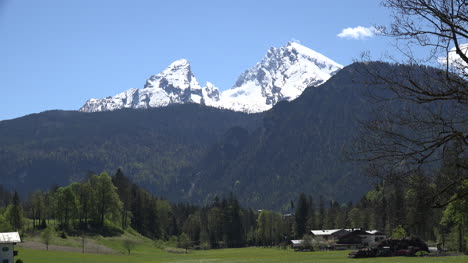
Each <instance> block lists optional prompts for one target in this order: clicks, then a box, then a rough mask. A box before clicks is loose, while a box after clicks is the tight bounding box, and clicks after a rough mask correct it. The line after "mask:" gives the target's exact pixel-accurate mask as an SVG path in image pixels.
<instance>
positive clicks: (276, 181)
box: [178, 63, 396, 210]
mask: <svg viewBox="0 0 468 263" xmlns="http://www.w3.org/2000/svg"><path fill="white" fill-rule="evenodd" d="M366 67H371V68H373V69H378V70H379V71H388V72H390V71H391V70H393V69H394V67H396V66H390V65H388V64H383V63H372V64H369V65H367V66H366V65H364V64H353V65H351V66H348V67H345V68H344V69H342V70H341V71H339V72H338V73H337V74H336V75H335V76H333V77H332V78H331V79H330V80H328V81H327V82H326V83H325V84H323V85H321V86H320V87H318V88H308V89H306V90H305V91H304V93H303V94H302V95H301V96H300V97H299V98H298V99H296V100H294V101H292V102H286V101H283V102H280V103H278V104H277V105H276V106H275V107H274V108H273V109H272V110H271V111H269V112H267V113H265V116H264V118H263V125H262V127H260V128H258V129H257V130H256V131H254V132H253V133H252V134H250V135H248V136H246V131H245V130H242V129H236V130H231V131H230V134H228V135H227V136H225V139H224V141H223V142H221V143H219V144H217V145H216V146H214V147H212V148H211V149H210V151H209V152H208V153H207V155H206V156H205V158H204V160H203V162H202V163H201V164H200V165H199V166H198V167H197V168H196V169H194V171H193V172H192V173H191V174H185V176H187V178H186V181H188V182H192V183H191V184H190V185H184V184H183V183H180V181H181V180H179V183H178V188H179V189H184V190H183V191H184V193H185V195H186V198H187V199H188V200H197V201H199V202H206V201H208V200H210V199H212V198H213V197H214V196H215V195H223V194H225V193H226V192H230V191H232V192H233V193H235V194H236V195H237V196H238V197H239V198H240V200H241V201H242V202H243V203H245V204H247V205H248V206H251V207H256V208H282V209H284V210H286V209H288V205H289V203H290V200H294V199H295V198H296V197H297V195H298V193H300V192H305V193H311V194H313V195H315V196H316V197H318V196H319V195H323V196H324V197H325V199H335V200H338V201H351V200H353V201H354V200H357V198H359V197H360V196H361V195H362V193H364V192H365V191H366V190H368V188H369V183H368V182H367V178H366V177H365V176H362V175H361V171H360V169H359V167H358V165H357V164H356V163H353V162H350V161H347V160H346V158H344V149H347V147H349V146H350V140H351V139H352V138H353V136H356V135H357V134H358V129H359V127H358V120H359V119H366V118H367V117H368V116H369V114H370V111H371V107H372V105H371V104H369V103H368V102H367V100H366V97H365V95H364V94H365V93H366V91H367V88H365V87H364V86H366V85H365V83H368V81H369V76H367V75H366V73H365V72H366V70H365V69H366ZM375 88H378V87H375ZM188 189H190V190H188Z"/></svg>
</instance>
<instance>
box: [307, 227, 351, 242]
mask: <svg viewBox="0 0 468 263" xmlns="http://www.w3.org/2000/svg"><path fill="white" fill-rule="evenodd" d="M310 232H311V233H312V236H313V237H314V238H315V239H316V240H317V241H327V242H334V241H338V240H339V239H340V238H341V237H342V236H344V235H346V234H348V233H349V231H346V229H329V230H311V231H310Z"/></svg>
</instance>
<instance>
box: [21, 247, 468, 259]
mask: <svg viewBox="0 0 468 263" xmlns="http://www.w3.org/2000/svg"><path fill="white" fill-rule="evenodd" d="M18 251H19V257H18V258H20V259H22V260H23V262H24V263H29V262H35V263H50V262H54V263H62V262H63V263H75V262H76V263H85V262H93V263H94V262H103V263H104V262H109V263H111V262H112V263H120V262H122V263H124V262H125V263H127V262H132V263H138V262H142V263H143V262H145V263H150V262H161V263H163V262H185V263H192V262H193V263H202V262H210V263H213V262H239V263H249V262H252V263H254V262H269V263H275V262H278V263H280V262H281V263H284V262H286V263H287V262H295V263H300V262H304V263H305V262H310V263H320V262H324V263H342V262H343V263H344V262H350V263H362V262H367V263H370V262H392V263H406V262H408V263H411V262H421V263H423V262H424V263H438V262H441V263H442V262H450V263H467V262H468V256H454V257H419V258H418V257H412V258H410V257H391V258H367V259H352V258H347V253H348V251H327V252H294V251H292V250H282V249H277V248H258V247H250V248H234V249H213V250H197V251H193V250H192V251H190V252H189V253H188V254H174V253H168V252H166V251H164V250H162V249H158V248H153V247H150V246H146V245H143V246H140V247H137V248H136V249H135V250H134V251H132V252H131V254H130V255H124V254H119V255H99V254H81V253H73V252H58V251H43V250H33V249H26V248H19V249H18Z"/></svg>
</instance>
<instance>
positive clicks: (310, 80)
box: [80, 42, 343, 113]
mask: <svg viewBox="0 0 468 263" xmlns="http://www.w3.org/2000/svg"><path fill="white" fill-rule="evenodd" d="M342 67H343V66H341V65H340V64H338V63H336V62H334V61H333V60H331V59H329V58H327V57H325V56H324V55H322V54H320V53H318V52H315V51H313V50H311V49H309V48H307V47H305V46H302V45H300V44H298V43H295V42H289V43H288V44H287V45H286V46H284V47H281V48H274V47H272V48H270V50H268V52H267V53H266V55H265V57H264V58H263V59H262V61H260V62H259V63H257V64H256V65H255V66H254V67H253V68H251V69H249V70H247V71H245V72H244V73H243V74H241V76H240V77H239V78H238V80H237V81H236V83H235V84H234V86H233V87H232V88H231V89H228V90H225V91H223V92H220V90H219V89H218V88H217V87H216V86H215V85H213V84H212V83H210V82H207V83H206V84H205V86H203V87H201V86H200V84H199V83H198V82H197V80H196V78H195V76H194V74H193V73H192V71H191V69H190V64H189V62H188V61H187V60H185V59H180V60H177V61H175V62H173V63H172V64H171V65H170V66H169V67H168V68H166V69H165V70H163V71H162V72H161V73H159V74H157V75H154V76H151V77H150V78H149V79H148V80H147V81H146V84H145V85H144V87H143V88H142V89H136V88H132V89H129V90H127V91H124V92H122V93H120V94H117V95H115V96H113V97H107V98H104V99H90V100H88V101H87V102H86V104H85V105H84V106H83V107H81V109H80V111H83V112H97V111H112V110H116V109H122V108H136V109H139V108H154V107H164V106H167V105H170V104H184V103H198V104H204V105H208V106H213V107H217V108H223V109H231V110H235V111H242V112H248V113H255V112H262V111H266V110H269V109H271V107H273V106H274V105H275V104H276V103H277V102H279V101H282V100H288V101H290V100H293V99H295V98H297V97H298V96H299V95H301V94H302V92H303V91H304V90H305V88H307V87H309V86H318V85H320V84H322V83H324V82H325V81H327V80H328V79H329V78H330V77H331V76H333V75H334V74H335V73H336V72H337V71H338V70H340V69H341V68H342Z"/></svg>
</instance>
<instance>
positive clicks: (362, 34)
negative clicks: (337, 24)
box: [337, 26, 378, 39]
mask: <svg viewBox="0 0 468 263" xmlns="http://www.w3.org/2000/svg"><path fill="white" fill-rule="evenodd" d="M377 33H378V30H377V29H376V28H375V27H373V26H371V27H363V26H357V27H348V28H345V29H343V30H342V31H341V33H339V34H338V35H337V36H338V37H340V38H346V39H366V38H371V37H373V36H375V35H376V34H377Z"/></svg>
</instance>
